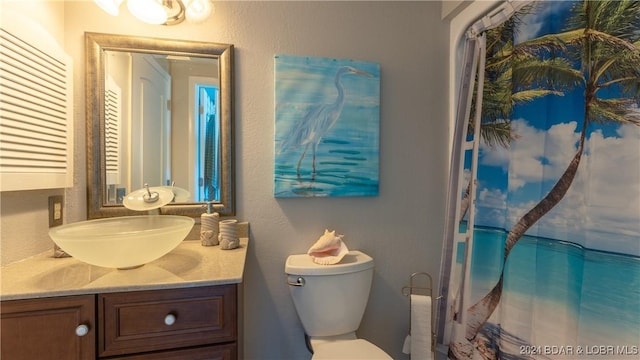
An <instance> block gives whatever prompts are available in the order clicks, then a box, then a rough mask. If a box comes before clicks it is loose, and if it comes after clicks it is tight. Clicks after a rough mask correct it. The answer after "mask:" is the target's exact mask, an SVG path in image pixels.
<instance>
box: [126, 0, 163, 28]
mask: <svg viewBox="0 0 640 360" xmlns="http://www.w3.org/2000/svg"><path fill="white" fill-rule="evenodd" d="M127 7H128V8H129V11H130V12H131V13H132V14H133V16H135V17H136V18H138V19H139V20H141V21H144V22H146V23H148V24H154V25H161V24H164V23H165V22H166V21H167V11H166V10H165V8H164V6H162V1H161V0H128V1H127Z"/></svg>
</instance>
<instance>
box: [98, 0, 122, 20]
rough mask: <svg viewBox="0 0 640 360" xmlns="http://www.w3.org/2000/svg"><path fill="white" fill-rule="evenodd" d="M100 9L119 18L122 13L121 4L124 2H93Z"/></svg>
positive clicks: (112, 0)
mask: <svg viewBox="0 0 640 360" xmlns="http://www.w3.org/2000/svg"><path fill="white" fill-rule="evenodd" d="M93 1H94V2H95V3H96V4H98V6H99V7H100V9H102V10H104V11H105V12H106V13H107V14H109V15H111V16H118V14H119V13H120V4H122V0H93Z"/></svg>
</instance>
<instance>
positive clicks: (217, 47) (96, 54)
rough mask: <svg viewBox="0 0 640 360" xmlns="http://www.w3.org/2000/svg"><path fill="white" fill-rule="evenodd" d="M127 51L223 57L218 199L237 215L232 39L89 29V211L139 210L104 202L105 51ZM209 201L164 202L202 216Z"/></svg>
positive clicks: (165, 210) (169, 208) (170, 210)
mask: <svg viewBox="0 0 640 360" xmlns="http://www.w3.org/2000/svg"><path fill="white" fill-rule="evenodd" d="M106 50H112V51H114V50H115V51H128V52H139V53H149V54H167V55H178V56H194V57H204V58H214V59H217V60H218V74H219V77H220V89H221V90H220V129H221V138H220V144H221V157H220V159H221V164H220V169H221V172H222V177H221V187H220V188H221V191H220V201H219V202H215V203H214V208H215V211H216V212H218V213H219V214H220V215H221V216H233V215H235V206H234V205H235V189H234V188H235V186H234V185H235V184H234V181H235V173H234V171H235V166H234V165H235V164H234V149H233V143H232V139H233V133H234V129H233V128H234V121H233V119H234V116H233V115H234V114H233V105H234V101H233V93H234V89H233V45H231V44H220V43H209V42H196V41H188V40H173V39H160V38H148V37H138V36H126V35H114V34H101V33H92V32H85V55H86V56H85V100H86V103H85V111H86V125H87V127H86V131H87V133H86V156H87V217H88V218H89V219H96V218H104V217H114V216H126V215H140V212H137V211H133V210H129V209H127V208H125V207H124V206H123V205H120V204H118V205H108V204H105V201H104V200H105V199H104V196H105V195H104V194H105V190H104V189H105V184H106V169H105V166H106V164H105V161H104V159H105V136H104V129H105V127H104V121H105V114H104V109H105V106H104V105H105V104H104V91H105V90H104V79H105V64H104V51H106ZM205 208H206V204H205V203H178V204H173V203H172V204H169V205H165V206H164V207H162V208H161V209H160V212H161V213H162V214H171V215H184V216H191V217H199V216H200V214H202V213H203V212H204V209H205Z"/></svg>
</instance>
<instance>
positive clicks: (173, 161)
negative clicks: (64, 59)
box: [85, 32, 235, 219]
mask: <svg viewBox="0 0 640 360" xmlns="http://www.w3.org/2000/svg"><path fill="white" fill-rule="evenodd" d="M85 49H86V79H85V80H86V89H85V97H86V121H87V212H88V218H89V219H94V218H102V217H112V216H124V215H135V214H136V212H135V211H131V210H128V209H127V208H125V207H124V206H123V205H122V200H123V198H124V196H125V195H126V194H128V193H131V192H132V191H135V190H139V189H142V188H143V187H144V186H145V184H148V185H149V186H150V187H156V186H162V187H166V188H168V189H171V190H172V191H173V193H174V199H173V201H172V202H171V203H170V204H168V205H166V206H164V207H163V208H162V209H161V213H163V214H175V215H186V216H193V217H196V216H199V215H200V214H202V213H203V211H204V209H205V205H206V203H207V202H211V203H213V204H214V208H215V210H216V211H217V212H218V213H220V215H223V216H230V215H235V208H234V198H235V196H234V178H235V176H234V155H233V143H232V139H233V45H229V44H217V43H206V42H194V41H183V40H169V39H157V38H144V37H132V36H124V35H112V34H99V33H89V32H88V33H85Z"/></svg>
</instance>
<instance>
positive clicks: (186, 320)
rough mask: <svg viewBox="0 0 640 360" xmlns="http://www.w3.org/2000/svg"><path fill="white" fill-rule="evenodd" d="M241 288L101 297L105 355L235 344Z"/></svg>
mask: <svg viewBox="0 0 640 360" xmlns="http://www.w3.org/2000/svg"><path fill="white" fill-rule="evenodd" d="M236 313H237V309H236V286H235V285H224V286H211V287H196V288H185V289H171V290H154V291H138V292H125V293H111V294H102V295H99V296H98V322H99V323H100V324H102V325H101V332H100V333H99V337H98V346H99V356H113V355H122V354H134V353H140V352H147V351H157V350H164V349H175V348H180V347H186V346H196V345H207V344H215V343H221V342H230V341H235V340H236V336H237V330H236V317H237V315H236Z"/></svg>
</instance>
